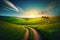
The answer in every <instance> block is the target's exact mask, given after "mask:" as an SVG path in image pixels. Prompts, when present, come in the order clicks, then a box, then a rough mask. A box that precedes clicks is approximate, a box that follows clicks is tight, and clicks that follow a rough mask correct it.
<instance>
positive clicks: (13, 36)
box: [0, 21, 26, 40]
mask: <svg viewBox="0 0 60 40" xmlns="http://www.w3.org/2000/svg"><path fill="white" fill-rule="evenodd" d="M25 32H26V30H25V28H24V27H23V26H20V25H16V24H12V23H8V22H2V21H0V40H23V37H24V34H25Z"/></svg>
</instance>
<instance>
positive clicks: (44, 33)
mask: <svg viewBox="0 0 60 40" xmlns="http://www.w3.org/2000/svg"><path fill="white" fill-rule="evenodd" d="M28 27H31V28H34V29H35V30H37V32H38V33H39V35H40V36H41V39H42V40H60V16H59V17H50V18H49V19H46V18H19V17H5V16H0V40H23V37H24V34H25V32H26V28H27V29H28ZM29 30H30V36H29V40H33V32H32V30H31V29H29Z"/></svg>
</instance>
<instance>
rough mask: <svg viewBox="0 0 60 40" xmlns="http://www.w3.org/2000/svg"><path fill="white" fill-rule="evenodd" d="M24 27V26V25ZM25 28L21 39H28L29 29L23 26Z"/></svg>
mask: <svg viewBox="0 0 60 40" xmlns="http://www.w3.org/2000/svg"><path fill="white" fill-rule="evenodd" d="M24 28H25V27H24ZM25 29H26V33H25V35H24V38H23V40H28V37H29V30H28V29H27V28H25Z"/></svg>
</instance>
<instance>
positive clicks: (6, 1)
mask: <svg viewBox="0 0 60 40" xmlns="http://www.w3.org/2000/svg"><path fill="white" fill-rule="evenodd" d="M4 2H5V3H6V5H8V6H9V7H11V8H13V9H14V10H15V11H17V12H19V9H18V8H17V7H16V6H15V5H14V4H13V3H11V2H10V1H8V0H4ZM11 8H9V9H11ZM13 9H12V10H13Z"/></svg>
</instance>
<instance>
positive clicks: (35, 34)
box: [24, 27, 41, 40]
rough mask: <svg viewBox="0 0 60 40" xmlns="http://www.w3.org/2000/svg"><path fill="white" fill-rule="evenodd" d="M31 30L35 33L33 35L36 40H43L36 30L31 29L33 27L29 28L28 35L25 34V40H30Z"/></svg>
mask: <svg viewBox="0 0 60 40" xmlns="http://www.w3.org/2000/svg"><path fill="white" fill-rule="evenodd" d="M29 29H31V30H32V32H33V34H34V40H41V37H40V35H39V34H38V32H37V31H36V30H35V29H33V28H31V27H28V28H27V29H26V30H27V31H26V33H25V35H24V40H28V38H29Z"/></svg>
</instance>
